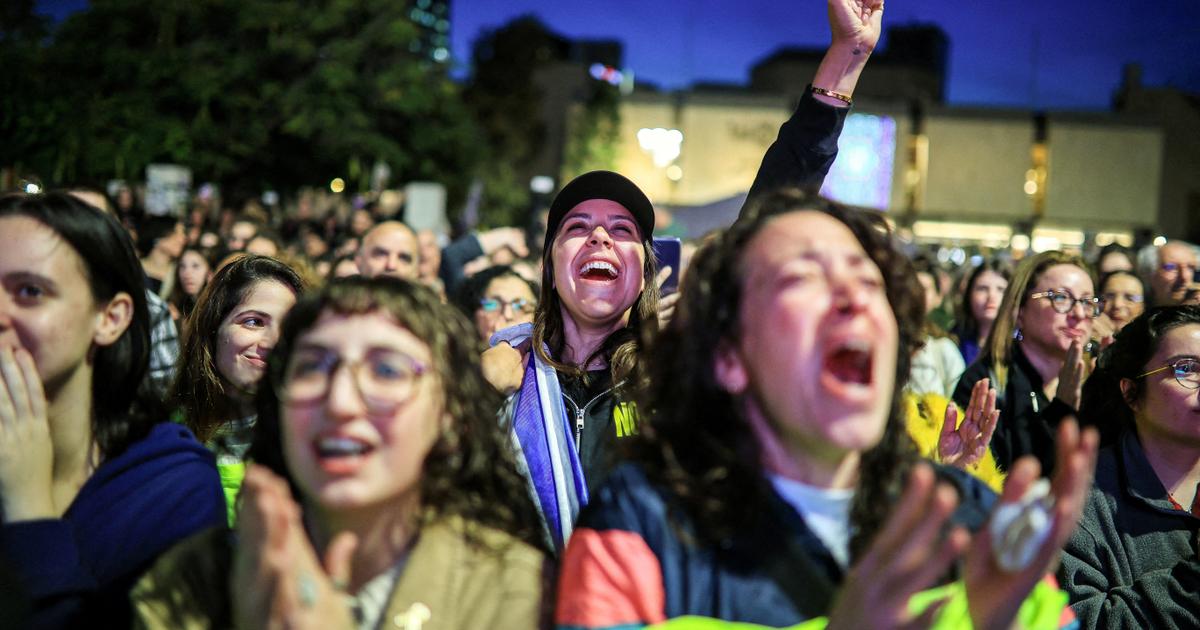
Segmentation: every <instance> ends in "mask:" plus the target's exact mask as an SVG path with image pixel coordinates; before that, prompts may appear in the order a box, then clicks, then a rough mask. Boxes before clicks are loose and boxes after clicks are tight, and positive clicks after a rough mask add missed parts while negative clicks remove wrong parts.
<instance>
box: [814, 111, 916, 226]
mask: <svg viewBox="0 0 1200 630" xmlns="http://www.w3.org/2000/svg"><path fill="white" fill-rule="evenodd" d="M895 155H896V121H895V120H894V119H893V118H891V117H888V116H870V115H865V114H850V116H849V117H847V118H846V125H845V127H844V128H843V129H842V135H841V137H840V138H838V158H837V161H835V162H834V163H833V167H832V168H830V169H829V174H828V175H827V176H826V177H825V184H824V185H823V186H822V188H821V194H823V195H825V196H827V197H832V198H834V199H837V200H838V201H841V202H844V203H850V204H856V205H861V206H868V207H871V208H881V209H882V208H887V207H888V206H889V205H890V203H891V195H892V171H893V161H894V159H895ZM905 177H906V178H911V179H910V180H909V181H910V182H911V183H916V182H918V181H919V179H920V174H919V173H916V172H915V171H909V172H908V173H906V174H905Z"/></svg>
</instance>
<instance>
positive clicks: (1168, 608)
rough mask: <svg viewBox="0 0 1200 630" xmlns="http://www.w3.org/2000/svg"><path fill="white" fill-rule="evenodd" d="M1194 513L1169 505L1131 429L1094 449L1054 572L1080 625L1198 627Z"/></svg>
mask: <svg viewBox="0 0 1200 630" xmlns="http://www.w3.org/2000/svg"><path fill="white" fill-rule="evenodd" d="M1198 529H1200V518H1196V517H1195V516H1192V515H1191V514H1190V513H1188V512H1185V511H1182V510H1179V509H1176V508H1175V507H1174V506H1172V505H1171V501H1170V499H1169V498H1168V495H1167V490H1166V489H1165V488H1164V487H1163V484H1162V482H1161V481H1159V479H1158V476H1157V475H1155V473H1154V470H1153V469H1152V468H1151V467H1150V462H1149V461H1147V459H1146V454H1145V452H1144V451H1143V450H1142V446H1141V443H1140V441H1139V440H1138V437H1137V434H1136V433H1135V432H1134V431H1132V430H1126V432H1125V433H1124V434H1123V435H1122V436H1121V437H1120V439H1118V441H1117V443H1116V444H1113V445H1112V446H1110V447H1108V448H1106V449H1104V450H1102V451H1101V452H1100V457H1099V460H1098V461H1097V464H1096V484H1095V486H1094V487H1093V488H1092V491H1091V495H1090V496H1089V497H1088V503H1087V505H1086V506H1085V507H1084V510H1083V518H1082V519H1081V520H1080V522H1079V528H1078V529H1077V530H1076V531H1075V533H1074V534H1073V535H1072V536H1071V539H1070V541H1069V542H1068V543H1067V546H1066V548H1065V549H1064V550H1063V560H1062V567H1061V569H1060V570H1059V578H1060V580H1061V582H1062V587H1063V589H1064V590H1066V591H1067V592H1068V593H1069V594H1070V597H1071V608H1073V609H1074V611H1075V614H1076V616H1078V618H1079V621H1080V624H1081V625H1082V627H1084V628H1200V561H1198V560H1197V557H1196V556H1197V531H1198Z"/></svg>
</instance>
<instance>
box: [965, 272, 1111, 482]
mask: <svg viewBox="0 0 1200 630" xmlns="http://www.w3.org/2000/svg"><path fill="white" fill-rule="evenodd" d="M1102 312H1103V302H1102V301H1101V300H1100V299H1099V298H1098V297H1096V291H1095V289H1094V285H1093V283H1092V276H1091V273H1090V271H1089V270H1088V268H1087V266H1086V264H1085V263H1084V262H1083V260H1082V259H1080V258H1078V257H1076V256H1071V255H1069V254H1065V253H1063V252H1059V251H1048V252H1042V253H1040V254H1035V255H1033V256H1030V257H1028V258H1026V259H1024V260H1022V261H1021V263H1020V264H1019V265H1018V266H1017V268H1016V270H1015V271H1014V273H1013V277H1012V281H1011V282H1010V283H1009V285H1008V288H1007V289H1006V290H1005V292H1004V299H1003V300H1002V301H1001V303H1000V310H999V313H998V314H997V316H996V320H995V322H994V323H993V324H992V330H991V333H990V334H989V335H988V338H987V342H986V344H985V347H984V348H982V349H981V351H980V354H979V358H978V359H977V360H976V361H975V362H974V363H973V364H971V366H970V367H968V368H967V371H966V372H964V373H963V376H962V378H961V379H960V380H959V382H958V386H957V387H956V388H955V391H954V402H955V403H957V404H958V405H959V407H960V408H964V409H965V408H966V407H967V404H968V402H969V401H970V399H971V390H972V388H973V386H974V385H975V383H976V382H978V381H979V380H980V379H983V378H988V379H990V382H991V383H992V384H993V386H994V387H995V388H996V391H997V392H999V394H998V396H997V400H996V406H997V407H998V408H999V409H1000V419H999V421H998V422H997V424H996V430H995V433H994V434H993V435H992V445H991V446H992V453H993V454H994V455H995V457H996V463H997V464H999V465H1000V467H1001V468H1003V469H1005V470H1008V469H1010V468H1011V466H1012V464H1013V462H1014V461H1016V459H1017V458H1019V457H1021V456H1022V455H1034V456H1035V457H1037V458H1038V461H1039V463H1041V465H1042V471H1043V474H1049V471H1051V470H1053V468H1054V434H1055V431H1056V429H1057V427H1058V424H1059V422H1060V421H1061V420H1062V419H1063V418H1064V417H1066V416H1067V415H1070V414H1073V413H1074V412H1075V410H1076V409H1077V408H1078V407H1079V400H1080V395H1081V388H1082V386H1083V382H1084V380H1085V379H1086V377H1087V372H1088V358H1087V355H1086V353H1085V348H1087V347H1089V345H1088V344H1089V341H1090V340H1091V337H1092V325H1093V322H1094V320H1095V318H1097V317H1099V316H1100V314H1101V313H1102Z"/></svg>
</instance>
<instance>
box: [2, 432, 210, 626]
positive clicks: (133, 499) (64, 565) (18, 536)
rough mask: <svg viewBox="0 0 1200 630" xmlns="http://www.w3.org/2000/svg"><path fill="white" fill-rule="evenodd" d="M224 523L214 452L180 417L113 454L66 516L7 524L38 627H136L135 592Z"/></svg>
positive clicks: (8, 545)
mask: <svg viewBox="0 0 1200 630" xmlns="http://www.w3.org/2000/svg"><path fill="white" fill-rule="evenodd" d="M224 524H225V499H224V497H223V496H222V494H221V482H220V479H219V478H218V476H217V468H216V464H215V463H214V461H213V456H212V454H211V453H210V452H209V451H208V449H206V448H204V446H203V445H202V444H200V443H199V442H197V441H196V439H195V438H194V437H193V436H192V434H191V432H190V431H188V430H187V429H186V428H184V427H182V426H180V425H178V424H174V423H169V422H168V423H162V424H159V425H157V426H155V427H154V428H153V429H152V430H151V431H150V433H149V435H147V436H146V437H145V438H144V439H142V440H140V441H138V442H135V443H134V444H132V445H131V446H130V447H129V448H128V449H126V450H125V452H123V453H121V454H120V455H118V456H117V457H114V458H112V459H110V460H107V461H105V462H104V463H102V464H101V465H100V467H99V468H97V469H96V472H95V473H93V474H92V476H91V478H90V479H88V481H87V482H86V483H85V484H84V485H83V487H82V488H80V490H79V494H78V495H77V496H76V497H75V500H74V502H72V503H71V506H70V507H69V508H67V511H66V513H65V514H63V517H62V518H60V519H44V520H36V521H25V522H19V523H11V524H5V525H3V526H0V562H2V563H4V564H5V565H7V567H8V568H9V569H10V570H11V571H12V572H13V573H15V574H16V575H17V576H19V579H20V581H21V582H22V584H23V585H24V586H25V588H26V591H27V593H26V594H27V595H28V596H29V598H30V599H31V600H32V604H33V625H34V626H35V627H38V628H63V627H77V626H79V625H80V624H83V623H85V622H86V623H87V625H89V626H92V627H101V626H103V627H121V626H127V625H128V614H129V609H128V592H129V589H130V587H131V586H132V585H133V584H134V582H135V581H136V580H137V578H138V577H139V576H140V575H141V573H142V572H143V571H144V570H145V569H146V568H148V567H149V566H150V564H151V563H152V562H153V560H154V559H155V558H156V557H157V556H158V555H159V554H161V553H163V552H164V551H166V550H167V549H168V548H170V547H171V546H172V545H174V544H175V543H176V542H178V541H180V540H182V539H184V538H187V537H188V536H190V535H192V534H194V533H196V532H199V531H201V530H204V529H208V528H211V527H220V526H223V525H224Z"/></svg>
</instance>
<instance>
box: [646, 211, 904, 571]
mask: <svg viewBox="0 0 1200 630" xmlns="http://www.w3.org/2000/svg"><path fill="white" fill-rule="evenodd" d="M801 210H812V211H817V212H822V213H824V214H827V215H829V216H831V217H833V218H834V219H837V220H838V221H840V222H841V223H843V224H845V225H846V227H848V228H849V229H850V231H851V232H853V234H854V236H855V237H856V238H857V240H858V242H859V243H860V244H861V245H862V247H863V249H864V250H866V252H867V255H868V256H869V257H870V258H871V260H872V261H873V262H874V263H875V264H876V266H878V267H879V270H880V272H882V274H883V278H884V284H885V289H886V294H887V298H888V302H889V303H890V305H891V308H892V311H893V313H894V314H895V317H896V321H897V324H898V328H899V346H900V347H899V349H898V350H899V351H898V353H897V362H896V387H895V389H894V391H893V392H892V393H891V396H892V400H891V410H890V412H889V415H888V419H887V424H886V427H885V429H884V434H883V437H882V439H881V441H880V442H879V444H877V445H876V446H875V447H874V448H872V449H871V450H869V451H867V452H866V453H864V454H863V456H862V462H861V467H860V475H859V487H858V488H857V491H856V493H855V498H854V503H853V505H852V507H851V522H852V524H853V527H854V532H855V533H854V537H853V538H852V540H851V551H852V553H853V554H856V555H857V553H859V551H861V550H862V549H863V548H865V546H866V544H867V543H869V542H870V540H871V538H872V537H873V535H874V533H875V532H876V531H877V530H878V528H879V527H880V525H881V524H882V523H883V521H884V520H885V519H886V517H887V514H888V513H889V512H890V510H891V506H892V503H893V502H894V501H895V500H896V498H897V497H898V496H899V492H900V490H901V488H902V485H903V480H904V476H905V472H906V471H907V470H908V469H909V468H910V466H911V465H912V464H913V463H914V462H915V461H916V459H917V453H916V449H915V447H914V446H913V444H912V441H911V439H910V438H909V437H908V435H907V433H906V432H905V428H904V417H903V415H902V408H901V387H900V385H901V384H902V383H903V382H904V381H905V379H906V378H907V376H908V371H909V365H910V363H911V356H912V353H913V352H914V351H915V349H916V347H917V343H918V342H919V340H920V339H921V329H922V323H923V318H924V305H923V301H922V298H921V296H922V293H921V288H920V285H919V284H918V283H917V280H916V277H915V274H913V273H912V266H911V264H910V263H909V261H908V259H907V258H906V257H905V256H904V255H903V254H902V253H901V252H900V251H899V250H898V249H897V248H896V247H895V244H894V242H893V237H892V235H891V232H890V229H889V228H888V225H887V223H886V221H884V219H883V217H882V215H880V214H878V213H876V212H872V211H867V210H859V209H855V208H850V207H846V206H843V205H841V204H838V203H835V202H833V201H829V200H827V199H823V198H821V197H819V196H817V195H815V194H812V193H809V192H805V191H800V190H794V189H792V190H783V191H779V192H776V193H772V194H770V195H766V196H764V197H762V198H760V199H759V200H758V202H757V205H756V206H754V207H753V208H751V209H750V210H749V212H747V213H745V214H744V215H743V216H742V217H741V218H740V219H738V221H737V222H736V223H734V225H733V226H732V227H730V228H729V229H728V231H726V232H725V233H724V234H722V235H721V236H720V237H718V238H717V239H716V240H714V241H712V242H710V243H708V244H706V245H704V246H702V247H701V248H700V250H699V251H697V252H696V254H695V256H694V258H693V262H692V266H691V268H690V269H689V271H688V273H687V275H686V276H685V277H684V285H683V287H682V289H681V293H682V297H681V298H680V302H679V303H678V305H677V307H676V312H675V317H674V318H673V320H672V321H671V323H670V324H669V325H668V326H667V327H666V328H665V329H664V330H662V331H661V332H660V333H659V335H658V336H657V338H655V339H653V340H652V341H651V342H649V344H648V347H647V348H646V356H647V357H648V358H647V359H646V360H645V361H644V362H645V363H646V365H647V370H648V371H649V386H648V387H647V389H646V390H645V392H644V400H642V401H641V407H642V408H643V409H648V410H651V413H650V418H649V421H647V422H643V425H642V428H641V437H640V439H639V442H638V444H637V447H636V450H637V457H638V458H639V460H640V461H641V462H643V464H644V466H645V470H646V474H647V476H648V477H649V478H650V479H651V480H652V481H653V482H654V483H657V484H659V485H661V486H663V487H665V488H667V489H669V490H670V491H671V492H672V493H673V494H674V495H675V496H676V497H678V500H679V502H680V505H681V507H682V509H683V511H684V512H685V513H686V514H687V516H688V517H690V518H689V520H690V522H691V523H692V524H694V526H695V528H696V530H697V532H696V533H697V535H698V536H699V537H700V538H701V540H703V541H705V542H707V543H710V544H717V545H721V544H723V543H724V541H727V540H729V539H730V538H731V537H732V536H733V535H734V534H735V533H737V532H744V531H754V530H756V528H758V527H760V526H761V525H762V521H761V519H762V517H763V515H764V514H766V513H767V512H768V510H767V509H766V507H767V506H768V505H769V501H770V495H771V492H772V491H771V489H770V486H769V483H768V482H767V480H766V478H765V476H764V475H763V473H762V465H761V462H760V449H759V445H758V443H757V440H756V439H755V438H754V435H753V433H752V431H751V428H750V425H749V423H748V421H747V419H746V417H745V414H744V412H743V409H742V406H741V404H739V399H737V398H735V397H734V396H732V395H731V394H729V393H728V392H727V391H726V390H725V389H724V388H722V387H721V385H720V384H719V383H718V381H717V379H716V375H715V372H714V367H713V366H714V364H715V359H716V357H717V352H718V347H720V346H721V344H722V342H729V341H732V340H734V339H736V337H737V335H738V330H739V326H740V322H739V321H738V313H739V307H740V302H741V299H742V293H743V288H744V287H743V285H742V282H743V274H742V269H741V266H742V259H743V256H744V254H745V251H746V248H747V246H748V244H749V243H750V241H751V240H752V239H753V238H754V237H755V236H756V235H757V234H758V233H759V232H760V231H761V230H762V229H763V227H764V226H766V225H767V223H768V222H770V220H771V219H773V218H774V217H777V216H780V215H783V214H786V213H789V212H795V211H801Z"/></svg>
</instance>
